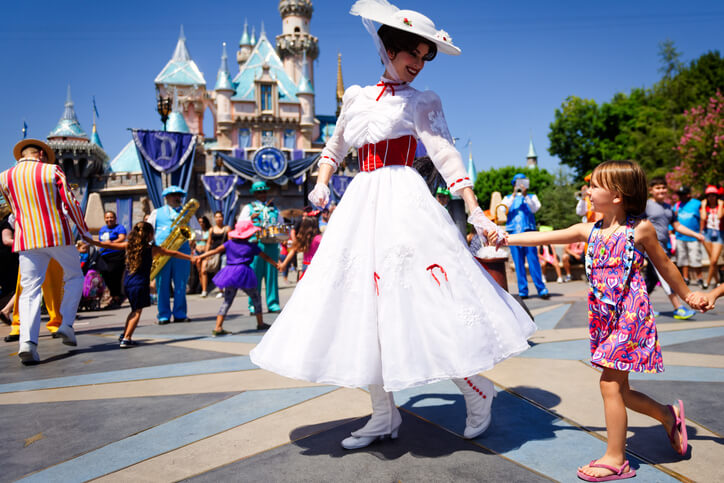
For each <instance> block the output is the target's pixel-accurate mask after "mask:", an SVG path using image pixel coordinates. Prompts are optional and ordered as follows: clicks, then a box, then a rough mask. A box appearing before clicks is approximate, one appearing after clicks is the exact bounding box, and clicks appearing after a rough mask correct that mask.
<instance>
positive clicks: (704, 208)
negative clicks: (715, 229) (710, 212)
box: [699, 200, 706, 233]
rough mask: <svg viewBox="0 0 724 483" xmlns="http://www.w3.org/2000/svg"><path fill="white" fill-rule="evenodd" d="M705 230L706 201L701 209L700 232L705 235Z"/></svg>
mask: <svg viewBox="0 0 724 483" xmlns="http://www.w3.org/2000/svg"><path fill="white" fill-rule="evenodd" d="M704 228H706V200H704V202H703V203H702V204H701V208H699V231H700V232H701V233H704Z"/></svg>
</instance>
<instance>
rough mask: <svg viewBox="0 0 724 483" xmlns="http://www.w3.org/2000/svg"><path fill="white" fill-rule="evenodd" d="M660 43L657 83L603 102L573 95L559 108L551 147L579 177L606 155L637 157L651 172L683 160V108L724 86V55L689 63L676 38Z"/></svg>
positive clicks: (713, 54) (711, 54) (667, 169)
mask: <svg viewBox="0 0 724 483" xmlns="http://www.w3.org/2000/svg"><path fill="white" fill-rule="evenodd" d="M660 47H661V48H660V52H659V55H660V57H661V60H662V70H661V72H662V74H663V77H662V79H661V80H660V81H659V82H657V83H656V84H654V86H653V87H652V88H649V89H641V88H635V89H632V90H631V92H630V93H629V94H624V93H617V94H615V95H614V96H613V98H612V99H611V100H610V101H609V102H604V103H602V104H600V105H598V104H596V102H595V101H593V100H588V99H580V98H578V97H576V96H569V97H568V98H566V100H565V101H564V102H563V104H562V105H561V107H560V108H559V109H556V111H555V119H554V121H553V122H552V123H551V124H550V132H549V133H548V138H549V140H550V147H549V152H550V153H551V154H552V155H554V156H558V157H559V158H560V160H561V163H562V164H564V165H567V166H570V167H571V168H573V170H574V173H575V175H576V179H577V180H581V179H582V178H583V176H585V175H586V174H587V173H589V172H590V171H591V170H592V169H593V168H594V167H595V166H596V165H598V164H599V163H601V162H602V161H606V160H620V159H631V160H634V161H636V162H638V163H639V164H640V165H641V166H642V167H643V168H644V170H645V171H646V173H647V174H648V175H649V176H661V175H664V174H666V173H668V172H670V171H673V168H674V166H677V165H679V164H680V163H681V157H680V154H679V152H678V151H677V150H675V148H676V146H677V145H678V144H679V141H680V139H681V137H682V136H683V135H684V126H685V125H686V124H687V120H686V119H685V118H684V114H683V113H684V111H685V110H687V109H691V108H692V107H694V106H699V105H703V104H705V103H707V102H709V97H711V96H713V95H714V94H715V93H716V92H717V90H724V59H722V57H721V55H720V54H719V52H717V51H713V52H707V53H706V54H703V55H702V56H700V57H699V58H698V59H696V60H693V61H691V63H690V64H689V65H688V66H686V65H684V64H683V63H682V62H681V60H680V56H681V54H680V53H679V52H678V51H677V50H676V47H675V46H674V43H673V42H671V41H669V40H667V41H664V42H662V43H661V44H660Z"/></svg>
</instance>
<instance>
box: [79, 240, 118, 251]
mask: <svg viewBox="0 0 724 483" xmlns="http://www.w3.org/2000/svg"><path fill="white" fill-rule="evenodd" d="M85 240H86V241H87V242H88V243H90V244H91V245H95V246H97V247H101V248H108V249H110V250H125V249H126V247H128V242H127V241H123V242H114V241H98V240H94V239H92V238H86V239H85Z"/></svg>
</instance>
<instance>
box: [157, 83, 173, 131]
mask: <svg viewBox="0 0 724 483" xmlns="http://www.w3.org/2000/svg"><path fill="white" fill-rule="evenodd" d="M171 102H172V99H171V98H170V97H163V96H161V91H160V90H159V89H158V88H156V110H157V111H158V113H159V114H160V115H161V122H162V123H163V130H164V131H165V130H166V121H168V116H169V114H171Z"/></svg>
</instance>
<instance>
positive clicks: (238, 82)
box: [231, 31, 299, 102]
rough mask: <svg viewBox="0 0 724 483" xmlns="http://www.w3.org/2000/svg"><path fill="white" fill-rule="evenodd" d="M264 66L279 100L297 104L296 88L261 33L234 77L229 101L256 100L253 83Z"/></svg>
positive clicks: (272, 48)
mask: <svg viewBox="0 0 724 483" xmlns="http://www.w3.org/2000/svg"><path fill="white" fill-rule="evenodd" d="M265 64H266V65H268V66H269V74H270V75H271V76H272V78H273V79H275V80H276V82H277V86H278V90H279V100H280V101H286V102H299V99H298V98H297V91H298V89H297V86H296V85H295V84H294V81H293V80H292V79H291V78H290V77H289V75H287V73H286V71H285V70H284V65H283V64H282V60H281V59H280V58H279V56H278V55H277V53H276V50H275V49H274V47H273V46H272V45H271V43H270V42H269V39H267V38H266V34H265V33H264V32H263V31H262V32H261V34H259V42H257V44H256V45H255V46H254V49H253V50H252V51H251V54H250V55H249V59H248V60H247V61H246V63H245V64H244V67H243V68H242V69H241V71H239V73H238V74H237V75H236V77H234V85H235V86H236V91H235V92H234V95H233V96H232V98H231V99H232V100H234V101H255V100H256V92H255V90H254V87H255V84H254V81H255V80H256V79H257V78H259V77H261V75H262V72H263V70H264V68H263V66H264V65H265Z"/></svg>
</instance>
